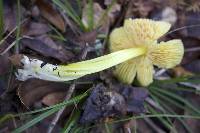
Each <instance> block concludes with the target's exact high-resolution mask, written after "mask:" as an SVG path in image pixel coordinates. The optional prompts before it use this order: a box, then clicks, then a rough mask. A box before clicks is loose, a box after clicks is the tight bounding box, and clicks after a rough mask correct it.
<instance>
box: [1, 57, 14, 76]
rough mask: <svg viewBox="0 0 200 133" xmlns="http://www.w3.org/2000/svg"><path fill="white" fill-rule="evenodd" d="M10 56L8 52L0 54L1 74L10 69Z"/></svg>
mask: <svg viewBox="0 0 200 133" xmlns="http://www.w3.org/2000/svg"><path fill="white" fill-rule="evenodd" d="M8 58H9V57H8V54H5V55H3V56H0V62H1V65H0V75H4V74H6V73H7V72H8V71H9V70H10V66H11V62H10V60H9V59H8Z"/></svg>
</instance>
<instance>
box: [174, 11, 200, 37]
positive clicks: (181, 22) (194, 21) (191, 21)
mask: <svg viewBox="0 0 200 133" xmlns="http://www.w3.org/2000/svg"><path fill="white" fill-rule="evenodd" d="M177 22H178V26H179V27H187V26H188V28H185V29H182V30H180V31H179V33H180V34H181V35H182V36H183V37H192V38H196V39H200V36H199V35H200V26H194V25H199V23H200V13H199V12H181V14H179V18H178V21H177ZM190 26H194V27H190Z"/></svg>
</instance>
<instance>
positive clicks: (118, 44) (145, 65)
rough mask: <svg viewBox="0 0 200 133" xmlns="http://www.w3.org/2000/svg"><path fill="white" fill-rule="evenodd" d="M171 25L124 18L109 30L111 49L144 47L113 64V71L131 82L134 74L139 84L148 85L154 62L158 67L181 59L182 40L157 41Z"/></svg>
mask: <svg viewBox="0 0 200 133" xmlns="http://www.w3.org/2000/svg"><path fill="white" fill-rule="evenodd" d="M170 27H171V25H170V24H169V23H167V22H162V21H154V20H150V19H127V20H125V22H124V25H123V27H120V28H117V29H115V30H114V31H113V32H112V33H111V35H110V51H111V52H115V51H119V50H122V49H128V48H140V47H143V48H145V49H146V53H145V54H143V55H140V56H138V57H136V58H132V59H130V60H128V61H126V62H124V63H121V64H119V65H117V66H116V70H115V72H114V73H115V75H116V76H117V78H118V79H119V80H120V81H122V82H124V83H127V84H131V83H132V82H133V81H134V79H135V77H137V80H138V81H139V82H140V84H141V85H142V86H148V85H149V84H150V83H152V81H153V73H154V69H153V65H156V66H158V67H160V68H172V67H174V66H176V65H177V64H179V63H180V62H181V60H182V58H183V54H184V47H183V43H182V41H181V40H179V39H174V40H170V41H167V42H160V43H158V42H157V40H158V39H159V38H160V37H161V36H163V35H164V34H165V33H167V32H168V31H169V29H170ZM116 58H120V56H118V57H116Z"/></svg>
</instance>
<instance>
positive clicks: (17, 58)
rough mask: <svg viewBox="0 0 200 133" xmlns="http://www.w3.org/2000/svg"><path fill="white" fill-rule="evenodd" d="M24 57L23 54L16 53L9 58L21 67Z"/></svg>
mask: <svg viewBox="0 0 200 133" xmlns="http://www.w3.org/2000/svg"><path fill="white" fill-rule="evenodd" d="M22 58H23V55H22V54H15V55H12V56H10V57H9V60H10V61H11V63H12V64H13V65H14V66H17V67H21V65H22V64H21V59H22Z"/></svg>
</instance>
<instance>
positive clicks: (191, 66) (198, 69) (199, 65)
mask: <svg viewBox="0 0 200 133" xmlns="http://www.w3.org/2000/svg"><path fill="white" fill-rule="evenodd" d="M184 67H185V69H186V70H188V71H190V72H192V73H196V74H200V59H197V60H195V61H193V62H191V63H188V64H185V65H184Z"/></svg>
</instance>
